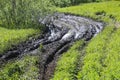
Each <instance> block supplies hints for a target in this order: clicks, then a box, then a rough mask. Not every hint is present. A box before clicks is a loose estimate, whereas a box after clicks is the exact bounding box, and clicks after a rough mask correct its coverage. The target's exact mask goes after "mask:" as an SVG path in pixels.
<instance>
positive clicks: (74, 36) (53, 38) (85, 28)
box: [0, 13, 103, 80]
mask: <svg viewBox="0 0 120 80" xmlns="http://www.w3.org/2000/svg"><path fill="white" fill-rule="evenodd" d="M39 22H40V23H41V24H43V25H45V26H46V27H47V28H46V33H45V34H43V35H42V36H41V37H38V38H37V39H31V40H29V41H26V42H25V43H23V44H20V45H18V46H17V47H16V48H13V49H11V50H9V51H8V52H6V53H5V54H4V55H1V56H0V59H3V60H9V59H12V58H14V57H17V56H18V55H21V54H25V53H27V52H30V51H31V50H35V49H37V48H38V47H39V46H40V45H43V49H42V51H41V55H40V63H39V64H40V76H39V79H40V80H49V79H50V78H51V77H52V76H53V74H54V70H55V67H56V63H57V60H58V58H59V57H60V55H61V54H62V53H63V52H65V51H67V49H68V48H69V47H70V45H72V43H73V42H74V41H76V40H79V39H84V40H87V41H88V40H90V39H91V38H92V37H94V36H96V35H97V34H98V33H99V32H100V31H101V30H102V29H103V23H101V22H96V21H93V20H91V19H87V18H84V17H78V16H73V15H65V14H62V13H55V14H53V15H48V16H46V17H45V18H44V19H40V20H39ZM37 50H39V49H37Z"/></svg>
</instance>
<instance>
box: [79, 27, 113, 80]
mask: <svg viewBox="0 0 120 80" xmlns="http://www.w3.org/2000/svg"><path fill="white" fill-rule="evenodd" d="M113 30H114V27H112V26H111V27H110V26H109V27H106V28H105V29H104V31H103V32H102V33H100V34H98V35H97V36H96V37H95V38H93V39H92V40H91V41H90V43H89V44H88V46H87V47H86V49H85V51H86V55H85V57H84V59H83V63H84V65H83V66H82V68H81V70H80V71H79V73H78V76H77V77H78V80H101V77H103V76H104V75H102V74H101V73H102V71H103V69H104V67H105V64H103V63H104V59H105V58H106V57H105V56H106V52H107V50H106V48H107V47H108V46H107V45H108V44H109V43H110V37H111V35H112V34H113V33H112V32H113ZM102 80H106V79H102Z"/></svg>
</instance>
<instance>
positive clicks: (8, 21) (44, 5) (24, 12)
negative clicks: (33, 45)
mask: <svg viewBox="0 0 120 80" xmlns="http://www.w3.org/2000/svg"><path fill="white" fill-rule="evenodd" d="M49 7H50V8H49ZM50 11H51V5H50V3H49V0H45V1H44V0H34V1H33V0H9V1H8V0H0V22H1V25H2V26H4V27H7V28H29V27H40V24H39V19H40V18H42V17H43V16H45V14H48V13H49V12H50Z"/></svg>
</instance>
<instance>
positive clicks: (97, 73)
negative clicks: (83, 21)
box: [54, 1, 120, 80]
mask: <svg viewBox="0 0 120 80" xmlns="http://www.w3.org/2000/svg"><path fill="white" fill-rule="evenodd" d="M58 11H59V12H65V13H71V14H75V15H80V16H84V17H89V18H92V19H95V20H98V21H104V22H105V23H107V26H105V29H104V30H103V31H102V32H101V33H99V34H98V35H97V36H96V37H94V38H93V39H91V40H90V42H89V43H88V45H87V46H85V49H84V51H85V55H84V56H83V59H82V62H81V63H83V64H82V65H81V64H79V66H77V67H78V68H80V69H79V71H78V74H76V75H73V76H71V75H70V76H66V75H67V74H68V73H69V71H66V72H65V71H64V69H60V70H59V69H58V68H59V66H60V67H61V66H63V64H70V63H71V57H70V56H64V55H67V54H71V55H72V57H73V58H76V56H73V55H74V52H76V50H75V51H74V52H73V53H72V51H71V50H69V51H68V52H67V54H63V56H62V57H61V58H60V61H62V60H61V59H63V61H62V64H59V62H60V61H58V66H57V68H56V72H55V78H54V80H55V79H56V80H71V78H72V77H74V76H77V79H78V80H119V79H120V67H119V66H120V44H119V43H120V37H119V35H120V29H119V27H120V1H108V2H100V3H87V4H81V5H77V6H71V7H66V8H58ZM75 45H76V44H74V46H75ZM78 52H79V54H82V53H81V51H78ZM66 58H67V59H68V62H66V61H67V60H65V59H66ZM79 60H81V57H79ZM79 60H77V61H79ZM69 61H70V62H69ZM78 63H79V62H78ZM74 65H75V64H72V65H67V66H66V67H67V68H70V67H72V66H74ZM71 69H72V68H71ZM57 70H58V71H57ZM72 70H73V69H72ZM60 72H64V74H63V73H61V74H59V73H60ZM73 72H74V70H73ZM71 74H72V73H71ZM56 75H57V76H58V77H57V76H56ZM63 76H65V78H64V77H63ZM61 78H63V79H61Z"/></svg>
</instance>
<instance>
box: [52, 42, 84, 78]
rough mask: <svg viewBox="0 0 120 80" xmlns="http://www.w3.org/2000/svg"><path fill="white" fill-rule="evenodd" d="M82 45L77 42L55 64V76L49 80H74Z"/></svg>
mask: <svg viewBox="0 0 120 80" xmlns="http://www.w3.org/2000/svg"><path fill="white" fill-rule="evenodd" d="M83 44H84V41H83V40H80V41H77V42H76V43H75V45H73V46H72V47H71V48H70V50H69V51H67V52H65V53H64V54H63V55H62V57H61V58H60V59H59V61H58V63H57V67H56V70H55V74H54V77H53V79H51V80H74V78H75V74H76V71H77V69H76V68H77V61H78V57H79V56H80V55H81V54H80V51H79V50H81V48H82V46H83Z"/></svg>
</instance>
